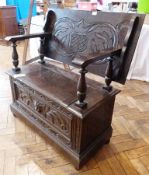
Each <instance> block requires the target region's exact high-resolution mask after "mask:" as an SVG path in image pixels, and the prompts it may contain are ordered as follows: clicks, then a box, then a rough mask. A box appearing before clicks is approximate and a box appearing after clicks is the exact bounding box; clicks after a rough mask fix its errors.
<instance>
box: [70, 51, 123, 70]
mask: <svg viewBox="0 0 149 175" xmlns="http://www.w3.org/2000/svg"><path fill="white" fill-rule="evenodd" d="M120 53H121V48H117V49H107V50H104V51H101V52H98V53H95V54H93V55H79V56H78V57H77V58H74V59H73V60H72V63H74V64H76V65H78V66H81V67H86V66H88V65H89V64H91V63H94V62H96V61H99V60H102V59H104V58H106V57H110V56H113V55H118V54H120Z"/></svg>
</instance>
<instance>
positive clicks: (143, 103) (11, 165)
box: [0, 46, 149, 175]
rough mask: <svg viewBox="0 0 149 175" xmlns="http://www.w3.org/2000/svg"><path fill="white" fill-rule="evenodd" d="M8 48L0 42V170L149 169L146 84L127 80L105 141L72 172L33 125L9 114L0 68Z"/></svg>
mask: <svg viewBox="0 0 149 175" xmlns="http://www.w3.org/2000/svg"><path fill="white" fill-rule="evenodd" d="M9 49H10V48H9V47H3V46H0V53H1V55H0V58H1V59H0V62H1V63H0V175H78V174H81V175H148V174H149V83H146V82H142V81H135V80H131V81H127V83H126V85H125V87H123V91H122V92H121V93H120V94H119V95H118V96H117V99H116V103H115V109H114V116H113V122H112V126H113V130H114V131H113V137H112V139H111V142H110V144H108V145H105V146H104V147H103V148H102V149H101V150H99V151H98V152H97V154H96V155H95V156H94V157H93V158H92V159H91V160H90V161H89V162H88V163H87V164H86V165H85V166H84V167H83V168H82V169H81V170H80V171H77V170H75V169H74V168H73V166H72V165H71V164H70V163H69V161H68V160H67V159H66V158H65V156H64V155H63V154H62V153H61V152H60V150H58V149H57V148H55V146H54V145H53V143H52V142H50V141H49V140H48V139H46V138H45V137H44V136H43V135H42V134H41V133H39V131H38V130H36V129H35V128H34V127H32V126H31V125H30V124H28V123H27V122H25V121H22V120H20V119H19V118H14V117H13V115H12V113H11V111H10V109H9V104H10V103H11V92H10V86H9V79H8V77H7V75H6V74H5V73H4V72H3V71H4V70H6V68H7V67H10V65H11V64H10V63H11V62H10V60H8V57H9V56H10V51H8V50H9ZM7 52H8V53H9V55H8V54H7Z"/></svg>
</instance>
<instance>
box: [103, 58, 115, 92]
mask: <svg viewBox="0 0 149 175" xmlns="http://www.w3.org/2000/svg"><path fill="white" fill-rule="evenodd" d="M107 64H108V65H107V69H106V72H105V86H104V87H103V88H104V89H105V90H107V91H109V92H110V91H111V90H112V86H111V85H110V84H111V82H112V66H113V59H112V58H109V59H108V63H107Z"/></svg>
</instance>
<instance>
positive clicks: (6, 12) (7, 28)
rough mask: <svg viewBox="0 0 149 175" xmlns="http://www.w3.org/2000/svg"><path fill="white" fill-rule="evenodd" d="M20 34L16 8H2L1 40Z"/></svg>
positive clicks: (0, 10) (0, 15)
mask: <svg viewBox="0 0 149 175" xmlns="http://www.w3.org/2000/svg"><path fill="white" fill-rule="evenodd" d="M17 34H18V25H17V19H16V7H15V6H0V39H2V40H3V39H4V38H5V37H6V36H9V35H17Z"/></svg>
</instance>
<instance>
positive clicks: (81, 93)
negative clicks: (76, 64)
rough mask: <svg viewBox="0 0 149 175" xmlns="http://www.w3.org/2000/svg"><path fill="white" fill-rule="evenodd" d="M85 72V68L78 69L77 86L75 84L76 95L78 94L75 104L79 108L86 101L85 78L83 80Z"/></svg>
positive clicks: (84, 104)
mask: <svg viewBox="0 0 149 175" xmlns="http://www.w3.org/2000/svg"><path fill="white" fill-rule="evenodd" d="M86 73H87V70H86V69H85V68H82V69H81V70H80V74H81V75H80V78H79V81H78V86H77V96H78V101H77V102H76V103H75V105H76V106H78V107H80V108H85V107H86V106H87V103H86V102H84V100H85V98H86V90H87V87H86V80H85V74H86Z"/></svg>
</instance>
